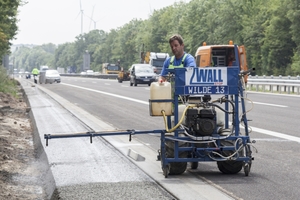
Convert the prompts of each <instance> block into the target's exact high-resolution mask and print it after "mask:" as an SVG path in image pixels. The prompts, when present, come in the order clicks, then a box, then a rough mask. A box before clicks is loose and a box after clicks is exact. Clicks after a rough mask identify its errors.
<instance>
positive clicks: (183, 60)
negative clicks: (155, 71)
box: [158, 34, 196, 82]
mask: <svg viewBox="0 0 300 200" xmlns="http://www.w3.org/2000/svg"><path fill="white" fill-rule="evenodd" d="M169 44H170V47H171V50H172V53H173V54H174V56H172V57H169V58H168V59H166V60H165V62H164V65H163V68H162V70H161V73H160V77H159V80H158V81H159V82H163V81H166V76H167V74H168V69H174V68H179V67H196V63H195V58H194V57H193V56H192V55H191V54H188V53H186V52H184V43H183V39H182V37H181V36H180V35H178V34H175V35H173V36H172V37H171V38H170V39H169Z"/></svg>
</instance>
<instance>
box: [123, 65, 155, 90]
mask: <svg viewBox="0 0 300 200" xmlns="http://www.w3.org/2000/svg"><path fill="white" fill-rule="evenodd" d="M129 73H130V75H129V76H130V86H133V85H134V86H137V85H138V84H147V85H149V86H150V85H151V83H152V82H154V81H156V74H155V73H154V70H153V67H152V66H151V65H149V64H133V65H132V66H131V68H130V69H129Z"/></svg>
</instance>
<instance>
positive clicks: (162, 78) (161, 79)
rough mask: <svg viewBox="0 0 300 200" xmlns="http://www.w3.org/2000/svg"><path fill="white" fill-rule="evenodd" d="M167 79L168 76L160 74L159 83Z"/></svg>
mask: <svg viewBox="0 0 300 200" xmlns="http://www.w3.org/2000/svg"><path fill="white" fill-rule="evenodd" d="M165 81H166V78H165V77H163V76H160V77H159V78H158V82H159V83H162V82H165Z"/></svg>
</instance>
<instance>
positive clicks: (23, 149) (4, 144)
mask: <svg viewBox="0 0 300 200" xmlns="http://www.w3.org/2000/svg"><path fill="white" fill-rule="evenodd" d="M20 91H21V90H20ZM18 96H19V97H18V98H14V97H13V96H11V95H7V94H4V93H1V92H0V188H1V192H0V199H45V197H46V196H45V192H44V189H43V187H42V181H41V179H42V178H43V177H42V176H43V175H42V173H41V172H40V170H39V163H38V162H37V159H36V151H35V149H34V145H33V128H32V126H31V121H30V117H29V111H30V108H29V107H28V105H27V104H26V102H25V98H24V97H23V94H22V92H20V93H19V94H18Z"/></svg>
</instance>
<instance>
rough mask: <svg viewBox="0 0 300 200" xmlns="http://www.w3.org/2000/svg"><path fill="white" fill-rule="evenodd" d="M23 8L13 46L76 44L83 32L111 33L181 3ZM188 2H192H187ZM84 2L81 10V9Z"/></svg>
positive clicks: (105, 1)
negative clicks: (101, 31) (99, 30)
mask: <svg viewBox="0 0 300 200" xmlns="http://www.w3.org/2000/svg"><path fill="white" fill-rule="evenodd" d="M27 2H28V3H27V4H26V5H24V6H21V7H20V8H19V14H18V19H19V22H18V27H19V32H18V34H17V35H16V38H17V39H16V40H13V41H12V43H13V44H36V45H41V44H45V43H54V44H63V43H66V42H73V41H74V40H75V37H76V36H78V35H80V33H81V12H80V10H81V9H82V10H83V20H82V21H83V26H82V27H83V33H88V32H89V31H91V30H93V29H94V28H96V29H101V30H104V31H106V32H109V31H110V30H111V29H116V28H118V27H121V26H123V25H124V24H126V23H128V22H130V21H131V20H132V19H134V18H137V19H148V18H149V16H150V15H151V12H152V11H153V10H154V9H161V8H163V7H166V6H169V5H173V4H174V3H175V2H179V0H177V1H176V0H81V1H80V0H27ZM184 2H189V0H186V1H184ZM80 3H81V9H80Z"/></svg>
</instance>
